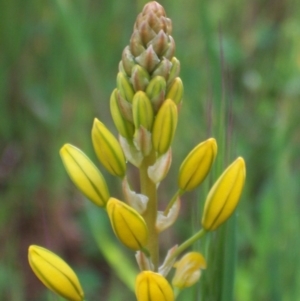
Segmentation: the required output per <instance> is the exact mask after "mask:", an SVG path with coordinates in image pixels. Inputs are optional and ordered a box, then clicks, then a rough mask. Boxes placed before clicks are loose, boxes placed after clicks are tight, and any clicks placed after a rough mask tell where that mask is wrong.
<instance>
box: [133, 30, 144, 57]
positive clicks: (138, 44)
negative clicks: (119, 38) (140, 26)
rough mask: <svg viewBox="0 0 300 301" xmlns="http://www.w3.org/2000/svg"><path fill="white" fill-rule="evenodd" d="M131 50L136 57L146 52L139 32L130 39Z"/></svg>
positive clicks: (135, 31)
mask: <svg viewBox="0 0 300 301" xmlns="http://www.w3.org/2000/svg"><path fill="white" fill-rule="evenodd" d="M130 50H131V53H132V54H133V56H134V57H137V56H138V55H140V54H141V53H142V52H144V51H145V47H144V45H143V42H142V40H141V37H140V33H139V31H138V30H134V32H133V34H132V35H131V38H130Z"/></svg>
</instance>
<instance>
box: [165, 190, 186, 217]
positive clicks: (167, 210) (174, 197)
mask: <svg viewBox="0 0 300 301" xmlns="http://www.w3.org/2000/svg"><path fill="white" fill-rule="evenodd" d="M183 193H184V191H183V190H181V189H178V190H177V191H176V193H175V194H174V195H173V197H172V199H171V201H170V202H169V204H168V206H167V208H166V209H165V211H164V215H165V216H167V215H168V213H169V211H170V209H171V208H172V206H173V205H174V203H175V202H176V200H177V198H178V197H179V196H181V195H183Z"/></svg>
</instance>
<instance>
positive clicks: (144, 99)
mask: <svg viewBox="0 0 300 301" xmlns="http://www.w3.org/2000/svg"><path fill="white" fill-rule="evenodd" d="M132 113H133V122H134V125H135V128H136V129H138V128H139V127H140V126H143V127H144V128H145V129H147V130H148V131H151V129H152V125H153V119H154V115H153V109H152V105H151V102H150V99H149V98H148V96H147V95H146V93H145V92H143V91H139V92H137V93H135V95H134V97H133V100H132Z"/></svg>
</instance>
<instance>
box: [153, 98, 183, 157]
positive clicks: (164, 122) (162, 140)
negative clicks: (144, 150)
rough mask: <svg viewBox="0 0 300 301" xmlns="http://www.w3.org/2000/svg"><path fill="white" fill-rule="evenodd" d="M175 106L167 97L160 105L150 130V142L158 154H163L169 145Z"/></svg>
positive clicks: (175, 115)
mask: <svg viewBox="0 0 300 301" xmlns="http://www.w3.org/2000/svg"><path fill="white" fill-rule="evenodd" d="M177 118H178V117H177V107H176V105H175V103H174V102H173V101H172V100H171V99H167V100H166V101H165V102H164V103H163V104H162V106H161V107H160V109H159V111H158V113H157V116H156V119H155V121H154V125H153V130H152V143H153V147H154V149H155V150H156V151H157V152H158V153H159V154H164V153H165V152H166V151H167V150H168V149H169V147H170V146H171V143H172V140H173V137H174V134H175V130H176V126H177Z"/></svg>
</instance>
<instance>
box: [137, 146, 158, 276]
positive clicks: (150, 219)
mask: <svg viewBox="0 0 300 301" xmlns="http://www.w3.org/2000/svg"><path fill="white" fill-rule="evenodd" d="M155 160H156V156H155V151H154V150H153V151H152V152H151V153H150V154H149V155H148V156H147V157H145V158H144V160H143V162H142V164H141V166H140V185H141V193H142V194H144V195H146V196H147V197H148V198H149V200H148V204H147V209H146V211H145V213H144V214H143V217H144V219H145V222H146V224H147V226H148V231H149V242H148V245H147V249H148V251H149V253H150V257H151V260H152V263H153V265H154V269H155V271H157V270H158V263H159V246H158V232H157V230H156V226H155V225H156V216H157V192H156V184H155V183H153V182H152V181H151V179H150V178H149V177H148V167H149V166H151V165H153V164H154V162H155Z"/></svg>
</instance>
